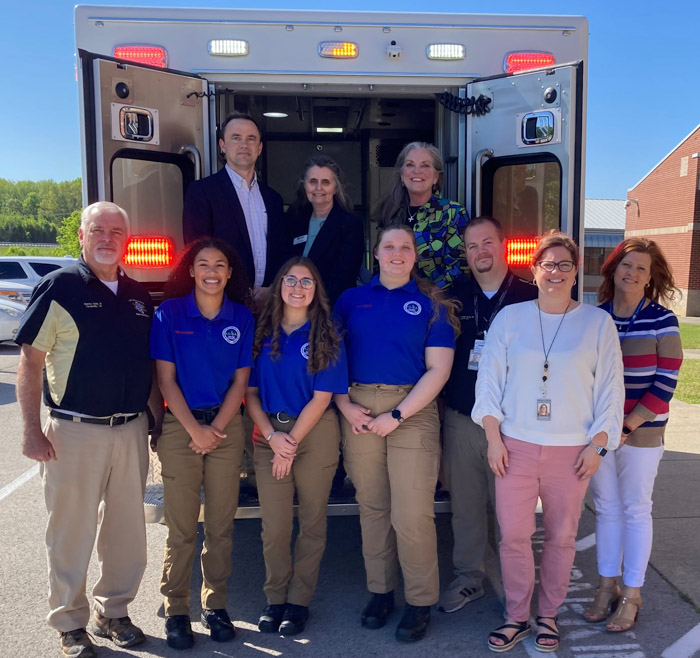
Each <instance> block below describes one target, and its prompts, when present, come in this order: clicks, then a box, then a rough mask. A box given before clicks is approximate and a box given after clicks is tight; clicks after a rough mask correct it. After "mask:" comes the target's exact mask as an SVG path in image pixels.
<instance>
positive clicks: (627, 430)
mask: <svg viewBox="0 0 700 658" xmlns="http://www.w3.org/2000/svg"><path fill="white" fill-rule="evenodd" d="M622 433H623V434H624V435H625V436H629V435H630V434H632V430H631V429H630V428H629V427H627V425H623V426H622Z"/></svg>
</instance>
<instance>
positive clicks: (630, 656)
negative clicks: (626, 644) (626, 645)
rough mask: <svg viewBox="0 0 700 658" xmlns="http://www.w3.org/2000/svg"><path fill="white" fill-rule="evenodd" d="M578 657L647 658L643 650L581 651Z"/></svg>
mask: <svg viewBox="0 0 700 658" xmlns="http://www.w3.org/2000/svg"><path fill="white" fill-rule="evenodd" d="M577 658H646V654H645V653H644V652H643V651H633V652H632V653H619V652H617V651H615V652H613V653H581V654H578V656H577Z"/></svg>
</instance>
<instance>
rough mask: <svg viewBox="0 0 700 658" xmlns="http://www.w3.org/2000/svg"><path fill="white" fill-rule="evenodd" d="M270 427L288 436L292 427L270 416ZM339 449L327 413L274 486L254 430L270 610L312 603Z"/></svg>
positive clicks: (334, 423) (265, 450) (266, 448)
mask: <svg viewBox="0 0 700 658" xmlns="http://www.w3.org/2000/svg"><path fill="white" fill-rule="evenodd" d="M270 421H271V422H272V426H273V427H274V428H275V429H276V430H281V431H283V432H289V430H290V429H291V428H292V427H294V422H295V421H290V422H289V423H281V422H279V421H278V420H277V418H275V417H272V416H271V417H270ZM339 444H340V428H339V426H338V416H337V414H336V413H335V411H334V410H333V409H328V410H327V411H326V412H325V413H324V414H323V416H321V419H320V420H319V421H318V423H316V425H315V426H314V428H313V429H312V430H311V431H310V432H309V433H308V434H307V435H306V436H305V437H304V439H303V440H302V442H301V443H300V444H299V446H298V448H297V454H296V457H295V458H294V461H293V462H292V470H291V472H290V473H289V475H288V476H287V477H285V478H282V479H281V480H277V479H275V478H274V477H273V475H272V464H271V463H270V462H271V460H272V457H273V455H274V453H273V451H272V448H270V445H269V444H268V443H267V441H266V440H265V438H264V437H263V436H262V435H261V434H260V431H259V430H258V428H257V427H256V428H255V472H256V474H257V479H258V495H259V496H260V511H261V515H262V540H263V555H264V557H265V572H266V579H265V585H264V586H263V591H264V592H265V597H266V598H267V602H268V603H269V604H280V603H294V604H295V605H303V606H308V605H309V603H310V601H311V598H312V597H313V594H314V591H315V589H316V584H317V583H318V572H319V569H320V566H321V558H322V557H323V552H324V550H325V548H326V515H327V505H328V496H329V494H330V491H331V483H332V482H333V476H334V475H335V470H336V467H337V466H338V458H339V456H340V452H339V448H338V446H339ZM295 491H296V493H297V496H298V499H299V510H298V516H299V534H298V536H297V540H296V542H295V543H294V563H293V564H292V551H291V545H290V544H291V541H292V526H293V518H294V509H293V505H294V492H295Z"/></svg>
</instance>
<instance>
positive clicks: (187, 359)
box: [151, 238, 254, 649]
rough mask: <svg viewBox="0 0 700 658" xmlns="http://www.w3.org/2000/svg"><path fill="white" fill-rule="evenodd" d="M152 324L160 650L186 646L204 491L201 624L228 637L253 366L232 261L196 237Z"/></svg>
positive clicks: (242, 289) (219, 244) (249, 323)
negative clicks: (159, 502)
mask: <svg viewBox="0 0 700 658" xmlns="http://www.w3.org/2000/svg"><path fill="white" fill-rule="evenodd" d="M165 296H166V298H167V299H166V301H164V302H163V303H162V304H161V305H160V307H159V308H158V310H157V311H156V313H155V315H154V318H153V328H152V331H151V356H152V358H153V359H155V360H156V369H157V372H158V383H159V385H160V390H161V392H162V393H163V397H164V398H165V401H166V403H167V405H168V409H167V411H168V413H166V414H165V418H164V421H163V433H162V435H161V437H160V439H159V440H158V457H159V458H160V462H161V465H162V473H163V493H164V498H165V501H164V502H165V523H166V525H167V526H168V538H167V540H166V545H165V558H164V564H163V577H162V580H161V593H162V594H163V596H164V597H165V615H166V619H165V629H166V634H167V643H168V646H171V647H173V648H175V649H187V648H190V647H192V645H193V643H194V636H193V634H192V629H191V627H190V579H191V576H192V561H193V559H194V552H195V546H196V542H197V521H198V519H199V511H200V490H201V488H202V487H204V498H205V506H204V535H205V539H204V548H203V549H202V575H203V583H202V591H201V601H202V617H201V620H202V624H203V625H204V627H205V628H208V629H209V630H210V632H211V637H212V639H213V640H215V641H218V642H224V641H228V640H231V639H232V638H233V636H234V629H233V625H232V624H231V620H230V619H229V616H228V614H227V612H226V581H227V580H228V577H229V575H230V573H231V568H232V564H231V550H232V531H233V519H234V516H235V514H236V508H237V506H238V487H239V482H240V479H239V477H238V473H239V472H240V466H241V459H242V454H243V443H244V440H243V425H242V421H241V414H240V408H241V400H242V398H243V394H244V392H245V390H246V386H247V385H248V375H249V374H250V367H251V366H252V364H253V356H252V344H253V333H254V320H253V315H252V313H251V312H250V310H249V308H248V305H249V303H250V292H249V287H248V282H247V280H246V276H245V273H244V271H243V268H242V266H241V264H240V262H239V260H238V257H237V256H236V254H235V253H234V252H233V250H232V249H231V247H229V246H228V244H227V243H225V242H223V241H222V240H218V239H209V238H204V239H202V240H199V241H197V242H195V243H193V244H192V245H190V247H189V248H188V249H187V251H186V252H185V253H184V254H183V256H182V259H181V260H180V262H179V264H178V265H177V266H176V268H175V270H174V271H173V273H172V275H171V276H170V278H169V280H168V283H167V285H166V289H165Z"/></svg>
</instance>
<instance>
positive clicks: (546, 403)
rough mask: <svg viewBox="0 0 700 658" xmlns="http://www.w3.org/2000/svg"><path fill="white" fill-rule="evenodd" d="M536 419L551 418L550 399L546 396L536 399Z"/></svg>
mask: <svg viewBox="0 0 700 658" xmlns="http://www.w3.org/2000/svg"><path fill="white" fill-rule="evenodd" d="M537 420H552V401H551V400H549V399H547V398H540V399H539V400H537Z"/></svg>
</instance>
